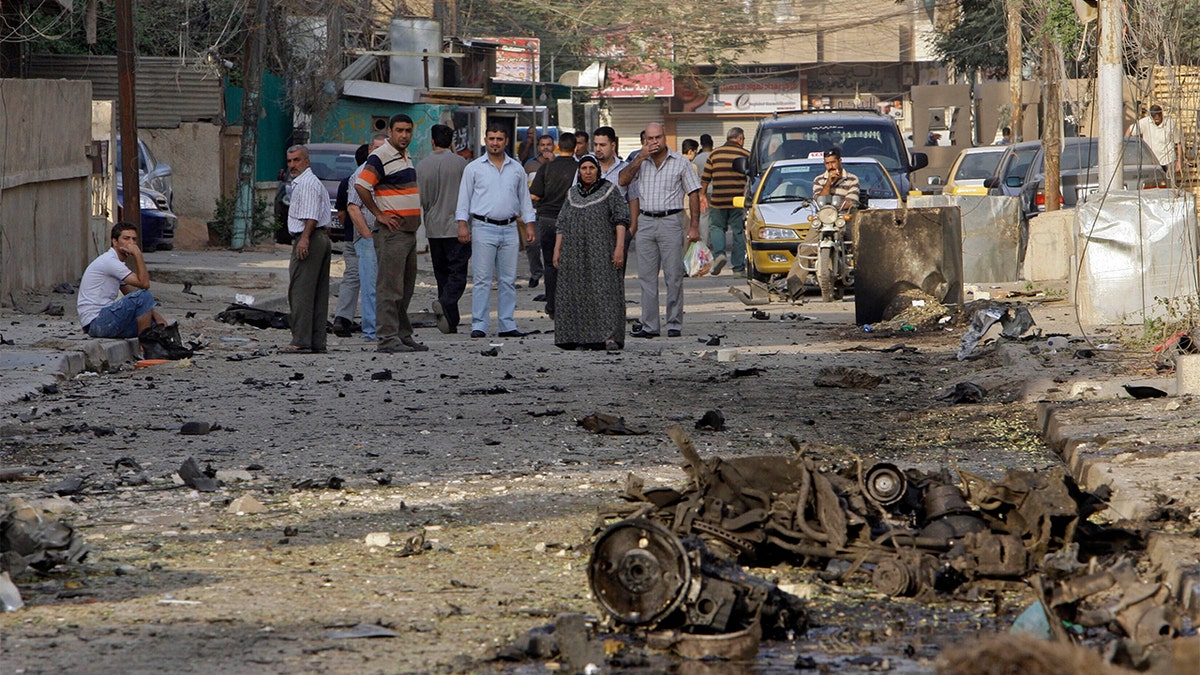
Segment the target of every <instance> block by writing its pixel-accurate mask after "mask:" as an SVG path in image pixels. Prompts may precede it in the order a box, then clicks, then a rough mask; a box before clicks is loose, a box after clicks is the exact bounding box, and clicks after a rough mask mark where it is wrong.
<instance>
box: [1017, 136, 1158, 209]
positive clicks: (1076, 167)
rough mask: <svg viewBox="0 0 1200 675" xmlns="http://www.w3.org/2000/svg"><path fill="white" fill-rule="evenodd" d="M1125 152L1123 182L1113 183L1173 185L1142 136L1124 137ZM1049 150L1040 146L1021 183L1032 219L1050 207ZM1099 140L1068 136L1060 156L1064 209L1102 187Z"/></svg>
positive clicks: (1128, 187)
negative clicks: (1048, 190)
mask: <svg viewBox="0 0 1200 675" xmlns="http://www.w3.org/2000/svg"><path fill="white" fill-rule="evenodd" d="M1123 143H1124V145H1123V147H1122V152H1121V164H1122V169H1121V182H1120V184H1119V185H1114V186H1112V187H1113V189H1121V190H1144V189H1149V188H1160V187H1169V186H1170V181H1168V179H1167V174H1166V173H1164V172H1163V170H1162V167H1161V166H1160V165H1159V163H1158V159H1157V158H1156V157H1155V156H1154V153H1153V152H1151V151H1150V148H1149V147H1148V146H1147V145H1146V144H1145V143H1143V142H1142V140H1141V139H1140V138H1127V139H1125V140H1124V142H1123ZM1045 155H1046V149H1045V148H1044V147H1043V148H1040V149H1039V150H1038V153H1037V155H1036V156H1034V158H1033V161H1032V162H1030V164H1029V169H1028V171H1027V172H1026V174H1025V181H1024V183H1023V184H1022V186H1021V193H1020V198H1021V209H1022V210H1023V211H1024V213H1025V217H1026V218H1032V217H1033V216H1036V215H1037V214H1039V213H1041V212H1043V211H1045V210H1046V192H1045V186H1046V176H1045ZM1099 155H1100V148H1099V141H1098V139H1096V138H1093V137H1086V136H1078V137H1073V138H1064V139H1063V145H1062V154H1061V156H1060V159H1059V166H1058V171H1059V187H1060V191H1061V192H1062V195H1061V197H1060V204H1061V205H1062V207H1063V208H1068V209H1069V208H1074V206H1075V205H1076V204H1077V203H1078V202H1080V201H1081V200H1083V199H1086V198H1087V196H1088V195H1090V194H1092V193H1093V192H1096V191H1098V190H1099V189H1100V180H1099V171H1100V170H1099V162H1100V157H1099Z"/></svg>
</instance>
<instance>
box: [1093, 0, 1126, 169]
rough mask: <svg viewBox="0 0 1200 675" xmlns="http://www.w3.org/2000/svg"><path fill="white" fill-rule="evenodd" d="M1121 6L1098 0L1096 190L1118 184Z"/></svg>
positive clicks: (1121, 114)
mask: <svg viewBox="0 0 1200 675" xmlns="http://www.w3.org/2000/svg"><path fill="white" fill-rule="evenodd" d="M1121 6H1122V4H1121V3H1120V2H1118V1H1117V0H1100V3H1099V8H1098V9H1099V15H1098V17H1097V18H1098V20H1099V24H1100V44H1099V50H1098V51H1099V54H1098V57H1099V60H1100V61H1099V67H1098V71H1097V77H1096V107H1097V111H1096V112H1097V114H1096V117H1097V120H1096V121H1097V134H1096V135H1097V136H1098V138H1099V140H1098V145H1099V151H1100V152H1099V154H1100V156H1099V158H1098V159H1099V160H1100V189H1101V190H1102V191H1104V192H1108V189H1109V186H1111V185H1116V186H1117V187H1118V188H1119V187H1120V185H1121V182H1120V180H1114V176H1116V175H1117V172H1118V171H1119V170H1120V167H1121V137H1122V136H1123V135H1124V133H1123V132H1124V130H1123V129H1122V128H1121V127H1122V126H1123V124H1122V123H1123V122H1124V105H1125V104H1124V100H1125V99H1124V96H1123V92H1122V89H1121V87H1122V84H1123V83H1122V77H1124V73H1123V72H1122V67H1121V31H1122V18H1121Z"/></svg>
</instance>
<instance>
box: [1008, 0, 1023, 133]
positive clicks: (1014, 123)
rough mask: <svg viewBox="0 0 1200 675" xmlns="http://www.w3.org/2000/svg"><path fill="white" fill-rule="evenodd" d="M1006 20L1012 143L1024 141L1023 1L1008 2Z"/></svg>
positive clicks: (1013, 0) (1012, 0) (1010, 0)
mask: <svg viewBox="0 0 1200 675" xmlns="http://www.w3.org/2000/svg"><path fill="white" fill-rule="evenodd" d="M1004 4H1005V19H1006V24H1007V26H1008V95H1009V99H1010V101H1011V103H1010V105H1011V106H1012V115H1011V116H1010V119H1009V123H1008V124H1009V128H1010V129H1012V142H1013V143H1020V142H1021V141H1022V140H1024V134H1023V133H1022V131H1023V127H1022V124H1023V121H1024V110H1023V107H1022V101H1021V45H1022V40H1021V0H1006V2H1005V3H1004Z"/></svg>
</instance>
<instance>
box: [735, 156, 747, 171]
mask: <svg viewBox="0 0 1200 675" xmlns="http://www.w3.org/2000/svg"><path fill="white" fill-rule="evenodd" d="M733 170H734V171H736V172H738V173H740V174H746V173H748V172H747V171H746V158H745V157H734V158H733Z"/></svg>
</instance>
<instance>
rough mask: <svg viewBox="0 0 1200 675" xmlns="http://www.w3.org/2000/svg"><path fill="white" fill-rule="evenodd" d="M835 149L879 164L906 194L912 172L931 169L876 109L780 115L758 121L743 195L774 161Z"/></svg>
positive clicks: (751, 189) (786, 113) (887, 118)
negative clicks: (925, 168)
mask: <svg viewBox="0 0 1200 675" xmlns="http://www.w3.org/2000/svg"><path fill="white" fill-rule="evenodd" d="M835 147H836V148H839V149H840V150H841V151H842V157H843V158H848V157H869V158H872V159H875V160H878V162H879V163H880V164H881V165H883V168H884V169H886V170H887V172H888V173H889V174H890V175H891V179H892V183H893V184H894V185H895V186H896V187H897V188H899V193H900V198H901V199H904V198H906V196H907V195H908V190H909V187H910V186H911V185H912V183H911V180H910V179H911V174H912V172H913V171H916V170H918V169H921V168H924V167H925V166H927V165H928V164H929V159H928V157H926V156H925V153H923V152H914V153H912V156H911V159H910V157H909V151H908V148H907V147H906V146H905V143H904V138H903V137H902V136H901V135H900V129H899V128H897V127H896V122H895V120H894V119H892V118H891V117H890V116H888V115H884V114H882V113H879V112H877V111H875V110H797V111H790V112H779V113H776V114H775V115H774V116H772V117H770V118H768V119H764V120H763V121H762V122H759V125H758V130H757V131H756V132H755V135H754V144H753V147H752V148H750V159H749V161H748V162H747V173H748V174H749V176H750V181H749V184H748V186H747V192H746V196H747V198H749V197H751V196H752V195H753V194H754V192H755V185H756V183H757V179H758V178H759V177H760V176H762V175H763V174H764V172H766V171H767V168H768V167H769V166H770V165H771V163H772V162H777V161H779V160H783V159H805V158H809V157H814V158H815V157H821V156H822V154H823V153H824V152H825V151H826V150H828V149H829V148H835Z"/></svg>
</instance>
